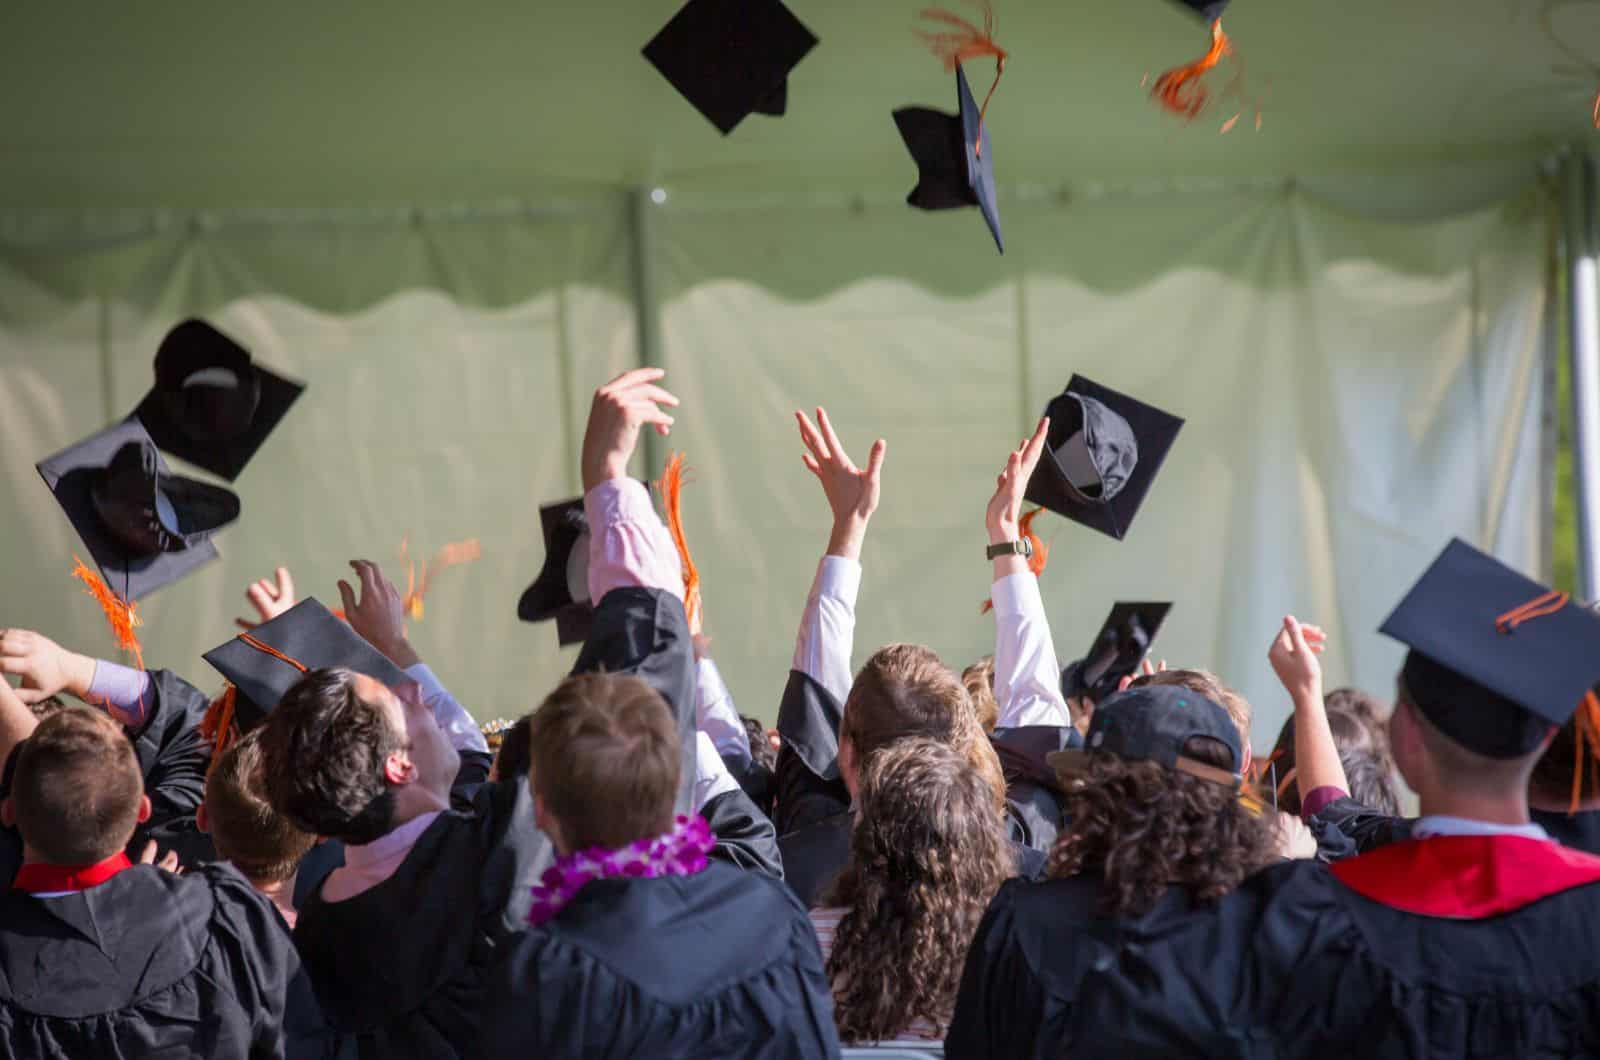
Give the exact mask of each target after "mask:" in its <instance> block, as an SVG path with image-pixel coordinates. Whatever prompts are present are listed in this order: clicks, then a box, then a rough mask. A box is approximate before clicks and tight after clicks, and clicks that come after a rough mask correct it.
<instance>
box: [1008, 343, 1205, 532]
mask: <svg viewBox="0 0 1600 1060" xmlns="http://www.w3.org/2000/svg"><path fill="white" fill-rule="evenodd" d="M1045 415H1046V416H1049V417H1050V434H1049V437H1048V438H1047V439H1046V440H1045V452H1044V454H1043V456H1042V457H1041V459H1040V460H1039V466H1038V467H1037V468H1035V469H1034V472H1033V477H1032V478H1031V479H1029V480H1028V490H1027V498H1028V500H1030V501H1032V502H1033V503H1035V504H1041V505H1043V506H1044V507H1046V508H1049V509H1050V510H1051V511H1053V512H1056V513H1057V514H1059V515H1064V516H1066V517H1067V518H1068V519H1071V520H1073V521H1074V522H1078V523H1082V524H1083V525H1084V526H1087V527H1090V528H1092V529H1095V530H1098V531H1100V532H1101V533H1103V534H1106V535H1107V536H1109V537H1114V538H1116V539H1117V540H1119V541H1120V540H1122V538H1123V537H1125V536H1126V535H1127V533H1128V528H1129V527H1130V526H1132V525H1133V518H1134V516H1135V515H1137V514H1138V512H1139V506H1140V505H1141V504H1143V503H1144V498H1145V495H1146V494H1147V493H1149V492H1150V487H1151V485H1152V484H1153V483H1154V482H1155V479H1156V474H1157V472H1159V471H1160V470H1161V464H1162V462H1163V461H1165V460H1166V458H1167V453H1168V452H1169V451H1171V449H1172V445H1173V443H1174V442H1175V441H1177V438H1178V432H1179V431H1180V430H1182V429H1183V420H1181V419H1179V418H1178V417H1177V416H1174V415H1172V414H1171V413H1169V412H1165V411H1163V410H1161V409H1158V408H1156V407H1155V406H1154V405H1147V404H1145V403H1144V402H1142V401H1139V400H1137V399H1135V398H1132V397H1129V396H1128V395H1126V394H1121V393H1118V392H1117V391H1115V390H1112V389H1111V388H1110V387H1106V386H1101V385H1100V384H1099V383H1096V382H1094V381H1093V380H1090V379H1086V378H1084V377H1083V376H1080V375H1074V376H1073V377H1072V379H1071V380H1069V381H1068V383H1067V388H1066V389H1065V390H1063V391H1062V392H1061V393H1060V394H1059V395H1057V396H1056V397H1055V398H1054V399H1053V400H1052V401H1051V402H1050V404H1049V406H1048V407H1047V408H1046V409H1045Z"/></svg>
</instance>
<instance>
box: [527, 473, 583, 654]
mask: <svg viewBox="0 0 1600 1060" xmlns="http://www.w3.org/2000/svg"><path fill="white" fill-rule="evenodd" d="M539 524H540V527H541V528H542V529H543V531H544V566H543V567H542V568H541V569H540V571H539V577H537V578H536V579H534V582H533V584H532V585H530V586H528V589H527V591H526V592H524V593H523V594H522V599H521V600H520V601H518V603H517V617H518V618H520V619H522V621H524V622H543V621H545V620H546V619H551V618H553V619H555V622H556V639H557V640H558V641H559V642H560V643H561V644H562V645H567V644H581V643H583V642H584V641H585V640H587V639H588V637H589V627H590V624H591V623H592V622H593V621H594V605H593V604H592V603H591V602H590V600H589V520H588V518H587V517H585V515H584V514H583V498H581V497H574V498H573V499H572V500H569V501H560V502H558V503H556V504H546V505H544V506H543V507H541V508H540V509H539Z"/></svg>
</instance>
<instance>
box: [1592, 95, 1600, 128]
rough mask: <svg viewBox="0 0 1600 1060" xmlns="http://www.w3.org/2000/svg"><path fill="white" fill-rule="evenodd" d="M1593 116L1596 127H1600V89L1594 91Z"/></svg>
mask: <svg viewBox="0 0 1600 1060" xmlns="http://www.w3.org/2000/svg"><path fill="white" fill-rule="evenodd" d="M1593 117H1594V127H1595V128H1596V129H1600V89H1595V93H1594V115H1593Z"/></svg>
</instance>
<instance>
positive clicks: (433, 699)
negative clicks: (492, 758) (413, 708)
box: [406, 663, 489, 754]
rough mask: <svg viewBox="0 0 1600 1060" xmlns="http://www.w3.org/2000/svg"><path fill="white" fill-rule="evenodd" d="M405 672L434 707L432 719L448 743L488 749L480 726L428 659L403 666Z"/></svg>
mask: <svg viewBox="0 0 1600 1060" xmlns="http://www.w3.org/2000/svg"><path fill="white" fill-rule="evenodd" d="M406 676H407V677H409V678H411V680H413V681H415V682H416V683H417V684H418V685H419V686H420V687H421V689H422V701H423V702H424V703H426V704H427V705H428V706H429V707H430V708H432V710H433V717H434V720H435V721H437V722H438V723H439V728H441V729H443V730H444V731H445V733H446V734H447V735H448V736H449V737H450V745H451V746H452V747H454V748H455V749H456V750H457V751H482V752H483V753H484V754H488V753H489V742H488V741H487V740H485V739H484V738H483V730H482V729H480V728H479V727H478V723H477V722H475V721H473V720H472V715H471V714H468V713H467V710H466V708H465V707H463V706H462V705H461V704H460V703H457V702H456V697H455V696H452V695H451V694H450V692H449V690H448V689H446V688H445V687H444V685H443V684H442V683H440V681H439V678H438V677H437V676H435V675H434V672H433V671H432V670H431V669H429V668H428V664H427V663H417V664H416V665H415V666H408V667H406Z"/></svg>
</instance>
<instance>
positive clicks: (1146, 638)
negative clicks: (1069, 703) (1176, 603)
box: [1061, 603, 1172, 702]
mask: <svg viewBox="0 0 1600 1060" xmlns="http://www.w3.org/2000/svg"><path fill="white" fill-rule="evenodd" d="M1171 610H1172V605H1171V604H1170V603H1161V604H1153V603H1152V604H1130V603H1118V604H1117V605H1115V606H1114V607H1112V609H1111V614H1109V615H1107V616H1106V620H1105V623H1104V624H1103V625H1102V626H1101V627H1100V632H1099V633H1097V634H1096V635H1095V638H1094V643H1093V644H1092V645H1091V646H1090V648H1089V651H1088V653H1087V654H1086V655H1084V657H1083V658H1081V659H1079V660H1078V661H1077V662H1074V663H1071V664H1069V665H1068V666H1067V667H1066V668H1065V669H1064V670H1062V671H1061V694H1062V695H1063V696H1067V697H1069V698H1072V697H1078V696H1085V695H1086V696H1088V697H1089V698H1090V699H1092V700H1094V701H1095V702H1099V701H1100V700H1103V699H1105V698H1106V697H1107V696H1109V695H1111V694H1112V693H1114V692H1116V690H1117V685H1118V684H1119V683H1121V681H1122V679H1123V678H1124V677H1132V676H1133V675H1134V674H1135V673H1137V672H1138V669H1139V664H1140V663H1141V662H1143V661H1144V657H1145V655H1146V654H1147V653H1148V652H1149V651H1150V645H1151V644H1152V643H1154V642H1155V639H1156V634H1157V633H1159V632H1160V631H1161V624H1162V623H1163V622H1165V621H1166V618H1167V612H1169V611H1171Z"/></svg>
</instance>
